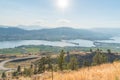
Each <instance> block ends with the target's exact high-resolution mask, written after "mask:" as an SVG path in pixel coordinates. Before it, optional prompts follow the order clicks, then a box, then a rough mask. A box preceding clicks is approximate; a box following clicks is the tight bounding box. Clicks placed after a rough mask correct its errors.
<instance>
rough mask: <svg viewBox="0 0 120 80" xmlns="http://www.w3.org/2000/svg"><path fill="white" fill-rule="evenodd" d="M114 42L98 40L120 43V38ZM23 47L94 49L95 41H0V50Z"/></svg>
mask: <svg viewBox="0 0 120 80" xmlns="http://www.w3.org/2000/svg"><path fill="white" fill-rule="evenodd" d="M111 39H112V40H97V42H105V43H120V37H113V38H111ZM22 45H49V46H59V47H65V46H80V47H93V46H95V45H94V41H90V40H84V39H76V40H62V41H45V40H20V41H0V49H3V48H14V47H18V46H22Z"/></svg>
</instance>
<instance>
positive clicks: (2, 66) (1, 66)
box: [0, 56, 39, 71]
mask: <svg viewBox="0 0 120 80" xmlns="http://www.w3.org/2000/svg"><path fill="white" fill-rule="evenodd" d="M38 57H39V56H29V57H23V58H13V59H9V60H5V61H2V62H0V70H5V71H9V70H15V68H5V67H4V65H5V64H6V63H8V62H11V61H15V60H23V59H32V58H38Z"/></svg>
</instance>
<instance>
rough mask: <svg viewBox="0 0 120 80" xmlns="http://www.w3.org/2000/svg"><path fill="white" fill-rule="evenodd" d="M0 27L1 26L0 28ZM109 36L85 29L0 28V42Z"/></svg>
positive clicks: (91, 38)
mask: <svg viewBox="0 0 120 80" xmlns="http://www.w3.org/2000/svg"><path fill="white" fill-rule="evenodd" d="M0 27H1V26H0ZM110 37H111V36H110V35H107V34H102V33H100V32H96V31H95V32H94V31H92V30H86V29H73V28H68V27H61V28H51V29H40V30H24V29H20V28H15V27H11V28H10V27H9V28H2V27H1V28H0V41H9V40H63V39H88V40H100V39H109V38H110Z"/></svg>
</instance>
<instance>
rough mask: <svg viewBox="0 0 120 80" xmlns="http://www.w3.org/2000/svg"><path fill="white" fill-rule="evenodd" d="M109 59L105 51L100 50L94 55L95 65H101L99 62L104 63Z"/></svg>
mask: <svg viewBox="0 0 120 80" xmlns="http://www.w3.org/2000/svg"><path fill="white" fill-rule="evenodd" d="M107 61H108V58H107V56H106V55H105V53H100V52H97V53H96V55H95V56H94V57H93V63H92V64H93V65H97V64H98V65H99V64H102V63H105V62H107Z"/></svg>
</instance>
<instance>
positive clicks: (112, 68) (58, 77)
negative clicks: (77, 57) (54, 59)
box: [46, 62, 120, 80]
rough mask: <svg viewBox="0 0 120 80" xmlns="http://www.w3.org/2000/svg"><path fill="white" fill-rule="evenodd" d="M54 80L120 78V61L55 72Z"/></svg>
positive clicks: (114, 79)
mask: <svg viewBox="0 0 120 80" xmlns="http://www.w3.org/2000/svg"><path fill="white" fill-rule="evenodd" d="M46 80H52V79H51V78H49V79H46ZM54 80H120V63H118V62H114V63H113V64H103V65H100V66H94V67H90V68H83V69H80V70H78V71H71V72H69V73H68V72H67V73H54Z"/></svg>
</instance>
